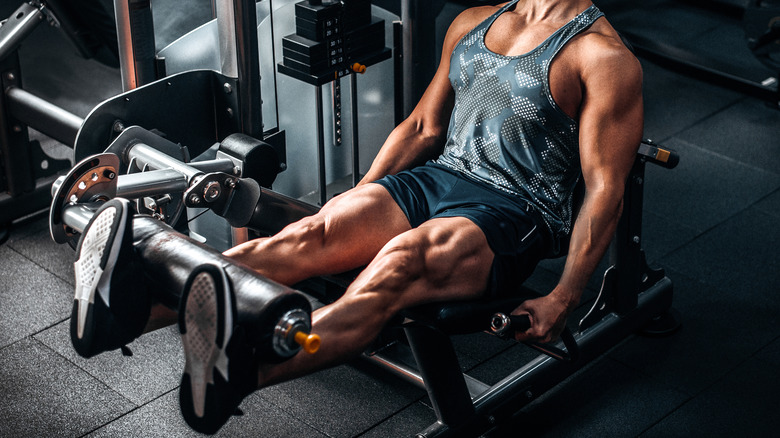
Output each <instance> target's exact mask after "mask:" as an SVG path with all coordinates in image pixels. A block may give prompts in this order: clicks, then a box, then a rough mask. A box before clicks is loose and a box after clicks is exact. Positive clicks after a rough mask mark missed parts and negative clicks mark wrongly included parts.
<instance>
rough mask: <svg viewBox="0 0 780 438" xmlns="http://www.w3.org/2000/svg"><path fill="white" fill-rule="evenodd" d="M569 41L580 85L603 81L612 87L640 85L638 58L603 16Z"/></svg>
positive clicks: (640, 71)
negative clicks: (572, 49)
mask: <svg viewBox="0 0 780 438" xmlns="http://www.w3.org/2000/svg"><path fill="white" fill-rule="evenodd" d="M572 43H574V44H573V47H572V48H574V49H576V53H577V55H578V60H579V61H578V63H579V67H580V74H581V78H582V80H583V83H584V85H586V86H587V85H588V84H589V83H590V82H594V81H598V82H602V83H603V82H604V81H607V82H608V83H612V84H613V85H616V86H621V85H622V86H624V87H630V88H634V87H639V88H641V85H642V66H641V65H640V63H639V60H638V59H637V58H636V56H634V54H633V53H632V52H631V50H629V49H628V47H626V45H625V44H624V43H623V41H622V39H621V38H620V35H619V34H618V33H617V31H616V30H615V29H614V28H612V26H611V25H610V24H609V23H608V22H607V21H606V20H605V19H600V20H598V21H597V22H596V23H594V24H593V26H592V27H591V28H590V29H589V30H588V31H586V32H584V33H583V34H582V35H580V37H579V38H576V39H575V40H573V41H572Z"/></svg>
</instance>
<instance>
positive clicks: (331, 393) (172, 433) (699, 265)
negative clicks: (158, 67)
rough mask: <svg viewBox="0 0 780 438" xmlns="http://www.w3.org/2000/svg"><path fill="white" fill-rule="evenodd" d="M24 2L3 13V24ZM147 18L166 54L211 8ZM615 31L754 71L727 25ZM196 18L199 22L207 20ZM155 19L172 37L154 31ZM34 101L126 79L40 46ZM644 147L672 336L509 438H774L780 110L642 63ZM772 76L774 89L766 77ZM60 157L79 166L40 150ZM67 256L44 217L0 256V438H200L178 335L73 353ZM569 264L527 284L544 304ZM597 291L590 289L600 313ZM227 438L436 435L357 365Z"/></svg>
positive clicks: (32, 77) (416, 398)
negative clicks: (664, 165) (657, 154)
mask: <svg viewBox="0 0 780 438" xmlns="http://www.w3.org/2000/svg"><path fill="white" fill-rule="evenodd" d="M15 3H18V2H13V1H4V2H3V5H2V6H0V17H7V16H8V15H9V14H10V13H11V12H12V11H13V10H14V9H15V8H16V7H17V6H18V5H17V4H15ZM175 3H176V2H171V1H167V2H166V1H158V2H154V5H155V17H160V18H156V20H157V23H160V24H158V29H157V31H158V37H157V38H158V41H157V43H158V45H160V46H161V45H164V44H166V43H167V42H168V41H170V40H171V39H172V38H174V36H176V35H180V34H181V33H183V32H184V31H187V30H189V29H190V28H192V27H193V26H195V25H198V24H200V23H202V22H204V21H205V20H207V19H208V18H210V9H209V2H208V1H205V5H200V3H204V2H203V1H200V2H199V4H198V5H196V6H193V7H187V8H183V7H181V4H180V3H178V6H177V5H176V4H175ZM597 4H598V5H599V6H602V8H603V9H604V10H605V11H606V12H607V13H608V14H610V13H611V15H608V17H610V18H611V21H612V22H613V23H614V24H615V25H616V26H617V27H618V28H619V27H620V26H631V27H632V28H633V29H634V30H635V31H636V32H640V33H642V32H644V34H645V35H647V36H652V37H655V38H661V39H664V38H665V39H666V40H667V41H671V42H672V43H674V44H677V45H679V46H682V47H686V48H688V49H690V50H693V51H696V50H699V51H700V52H701V53H705V54H707V55H708V56H713V57H720V58H719V59H721V60H723V59H725V60H726V61H728V62H735V63H743V65H755V68H756V69H757V70H756V71H761V70H760V69H762V68H764V67H763V66H762V65H761V64H758V63H757V62H756V61H755V60H754V59H753V58H752V56H751V54H750V53H749V52H748V51H747V47H746V46H745V44H744V38H743V37H742V35H741V30H740V28H739V24H738V22H734V21H733V20H731V21H730V20H729V19H728V18H726V17H724V16H721V15H720V14H717V13H711V12H708V11H702V10H701V9H696V8H693V7H691V6H689V5H686V4H683V3H680V2H672V1H666V2H664V1H646V2H642V3H641V5H639V4H638V3H635V2H632V1H629V0H623V1H620V0H611V1H601V2H599V1H597ZM201 6H203V7H201ZM163 17H164V18H165V19H163ZM21 58H22V63H23V64H22V65H23V73H24V76H23V80H24V82H25V88H26V89H28V90H29V91H31V92H33V93H35V94H37V95H39V96H41V97H43V98H45V99H47V100H50V101H52V102H54V103H56V104H58V105H60V106H62V107H64V108H66V109H68V110H69V111H71V112H73V113H75V114H78V115H79V116H81V117H84V116H86V114H87V113H88V111H89V110H90V109H91V108H92V107H93V106H94V105H96V104H97V103H99V102H100V101H101V100H102V99H104V98H107V97H110V96H112V95H114V94H116V93H118V92H119V91H120V88H121V83H120V79H119V72H118V70H116V69H111V68H108V67H105V66H103V65H101V64H98V63H97V62H95V61H93V60H84V59H82V58H80V57H79V56H78V55H77V54H76V51H75V49H73V47H72V46H71V45H70V43H69V42H68V41H67V40H66V39H65V37H64V35H63V34H61V33H60V32H59V31H57V30H56V29H53V28H50V27H48V26H40V27H39V28H38V29H37V30H36V31H35V32H34V33H33V35H32V36H31V37H30V38H28V39H27V40H26V41H25V43H24V45H23V47H22V50H21ZM642 65H643V67H644V77H645V88H644V89H645V107H646V119H645V120H646V125H645V136H646V137H649V138H652V139H654V140H655V141H657V142H660V143H663V144H665V145H666V146H668V147H671V148H673V149H675V150H677V151H678V152H679V153H680V155H681V162H680V165H679V166H678V167H677V168H676V169H674V170H665V169H661V168H656V167H654V166H649V167H648V171H647V177H646V187H645V194H646V197H645V209H644V239H643V240H644V245H643V246H644V248H645V250H646V251H647V255H648V259H649V261H650V263H651V265H653V266H655V267H662V268H664V269H665V270H666V271H667V274H668V275H669V277H670V278H671V279H672V281H673V282H674V288H675V299H674V307H675V308H676V309H677V310H679V311H680V313H681V314H682V318H683V326H682V329H681V330H680V331H678V332H677V333H676V334H674V335H673V336H671V337H666V338H648V337H641V336H631V337H629V338H627V339H626V340H625V341H623V342H621V343H619V344H618V345H616V346H615V347H614V348H613V349H611V350H610V351H609V352H608V353H607V354H606V355H604V356H603V357H601V358H600V359H598V360H596V361H595V362H593V363H592V364H590V365H589V366H587V367H586V368H585V369H584V370H582V371H581V372H579V373H577V374H575V375H574V376H572V377H571V378H569V379H567V380H566V381H565V382H563V384H561V385H559V386H558V387H556V388H555V389H554V390H552V391H550V392H549V393H547V394H545V395H544V396H542V397H541V398H539V399H538V400H536V401H535V402H534V403H533V404H531V405H530V406H528V407H527V408H525V409H524V411H523V413H522V414H521V416H520V420H521V421H519V422H518V423H517V424H516V425H514V432H511V433H510V432H505V433H503V434H501V436H549V437H578V438H581V437H605V436H610V437H632V436H641V437H648V438H650V437H673V436H680V437H695V436H709V437H721V436H722V437H742V436H744V437H766V436H778V433H780V414H778V412H780V397H778V394H779V393H780V320H779V317H778V315H780V294H779V293H778V292H780V275H779V274H778V272H779V268H780V263H778V253H777V247H778V244H780V227H778V225H779V224H780V109H778V108H777V107H772V106H771V105H769V104H768V103H767V102H765V101H764V100H761V99H757V98H753V97H748V96H746V95H744V94H740V93H738V92H735V91H731V90H729V89H727V88H721V87H718V86H715V85H711V84H709V83H707V82H704V81H702V80H697V79H696V78H695V77H691V76H686V75H682V74H680V73H677V72H675V71H672V70H669V69H665V68H663V67H661V66H659V65H656V64H653V63H651V62H649V61H647V60H644V59H643V60H642ZM770 74H771V72H768V71H767V76H769V75H770ZM32 135H33V136H34V137H35V138H39V139H41V141H42V142H43V143H44V144H45V145H46V146H47V149H48V150H49V151H50V153H51V154H52V155H53V156H60V157H68V156H69V154H70V153H71V151H70V150H69V149H67V148H65V147H63V146H61V145H57V144H56V143H54V142H53V141H52V140H50V139H47V138H45V137H43V136H42V135H40V134H36V133H32ZM73 256H74V252H73V251H72V250H71V249H70V248H69V247H68V246H67V245H63V246H59V245H56V244H55V243H53V242H52V241H51V239H50V238H49V235H48V232H47V219H46V217H44V215H38V216H34V217H32V218H28V219H26V220H24V221H21V222H19V223H15V224H14V225H13V226H12V229H11V237H10V240H9V241H8V242H7V243H5V244H3V245H2V246H0V436H3V437H28V436H29V437H39V436H40V437H43V436H46V437H48V436H63V437H80V436H90V437H103V436H111V437H114V436H159V437H179V436H195V435H196V434H195V433H194V432H192V431H191V430H189V429H188V428H187V427H186V425H185V424H184V422H183V420H182V419H181V417H180V414H179V408H178V386H179V379H180V373H181V370H182V368H183V365H184V357H183V352H182V349H181V343H180V341H179V339H178V336H177V333H176V331H175V330H174V329H173V328H170V329H163V330H160V331H157V332H154V333H152V334H149V335H146V336H144V337H142V338H141V339H139V340H137V341H136V342H134V343H133V344H131V348H132V351H133V353H134V355H133V356H132V357H123V356H122V355H121V354H120V353H119V352H118V351H116V352H109V353H106V354H103V355H100V356H99V357H96V358H93V359H91V360H84V359H82V358H80V357H78V356H77V355H76V353H75V352H74V351H73V349H72V347H71V346H70V340H69V337H68V336H69V335H68V325H69V317H70V309H71V302H72V296H73V288H74V278H73V267H72V262H73ZM561 266H562V263H561V261H551V262H545V263H543V265H542V266H541V267H540V268H539V269H538V271H537V273H536V274H535V275H534V277H532V279H531V280H530V282H531V283H532V284H533V285H534V286H536V287H538V288H542V290H544V288H550V287H551V285H552V284H554V281H555V278H556V275H557V273H558V272H560V268H561ZM598 285H599V279H598V278H594V279H593V281H592V282H591V286H590V288H589V289H590V290H589V292H588V297H589V298H592V296H593V294H594V292H595V291H596V290H597V288H598ZM456 343H457V348H458V350H459V353H460V354H461V355H462V359H463V360H462V364H463V366H464V368H467V369H469V370H470V371H471V372H472V374H473V375H475V377H478V378H481V379H483V380H485V381H487V382H494V381H495V380H496V379H497V378H499V377H501V375H500V374H501V373H502V372H506V371H507V370H508V369H509V368H511V367H513V366H517V359H516V358H517V357H520V356H523V354H524V353H523V352H524V351H525V348H526V347H524V346H522V345H515V344H512V343H508V342H503V341H500V340H498V339H495V338H492V337H489V336H488V335H485V334H475V335H470V336H462V337H458V338H457V339H456ZM241 408H242V410H243V415H242V416H236V417H234V418H233V419H232V420H231V421H230V422H229V423H228V424H227V425H226V426H225V427H224V429H223V430H222V431H221V432H220V434H221V435H222V436H262V437H354V436H362V437H402V436H410V435H413V434H414V433H415V432H416V431H419V430H422V429H424V428H425V427H426V426H427V425H428V424H430V423H431V422H433V421H434V420H435V416H434V414H433V411H432V409H431V408H430V406H429V402H428V398H427V396H426V394H425V393H424V391H422V390H420V389H417V388H415V387H413V386H411V385H409V384H407V383H405V382H403V381H401V380H399V379H397V378H395V377H392V376H390V375H388V374H385V373H384V372H383V371H381V370H377V369H374V368H373V367H371V366H369V365H367V364H365V363H362V362H355V363H350V364H347V365H344V366H339V367H336V368H333V369H330V370H327V371H323V372H320V373H317V374H314V375H311V376H309V377H305V378H302V379H299V380H297V381H293V382H289V383H285V384H282V385H279V386H276V387H273V388H270V389H266V390H263V391H260V392H257V393H255V394H253V395H251V396H250V397H248V398H247V399H246V400H245V401H244V403H243V404H242V406H241Z"/></svg>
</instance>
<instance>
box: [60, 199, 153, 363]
mask: <svg viewBox="0 0 780 438" xmlns="http://www.w3.org/2000/svg"><path fill="white" fill-rule="evenodd" d="M132 229H133V212H132V210H131V207H130V203H129V201H127V200H126V199H122V198H115V199H111V200H109V201H108V202H106V203H105V204H103V205H102V206H101V207H100V208H99V209H98V210H97V212H95V215H94V216H92V219H90V221H89V223H88V224H87V226H86V228H85V229H84V232H83V233H82V235H81V238H80V239H79V243H78V247H77V248H76V262H75V263H74V264H73V268H74V271H75V275H76V294H75V297H74V299H73V310H72V312H71V320H70V338H71V342H72V343H73V347H74V348H75V349H76V351H77V352H78V353H79V354H80V355H81V356H84V357H92V356H94V355H96V354H99V353H102V352H104V351H108V350H114V349H117V348H120V347H122V346H124V345H126V344H127V343H129V342H131V341H132V340H133V339H135V338H137V337H138V336H140V335H141V333H142V332H143V328H144V326H145V325H146V321H147V320H148V318H149V310H150V308H151V301H150V295H149V292H148V290H147V287H146V284H145V282H144V275H143V271H142V270H141V267H140V263H139V262H138V260H136V257H135V252H134V249H133V239H132V235H133V234H132V233H133V231H132Z"/></svg>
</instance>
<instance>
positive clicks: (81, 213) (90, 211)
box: [62, 202, 102, 233]
mask: <svg viewBox="0 0 780 438" xmlns="http://www.w3.org/2000/svg"><path fill="white" fill-rule="evenodd" d="M101 205H102V203H101V202H91V203H82V204H69V205H66V206H65V207H63V209H62V223H64V224H65V225H67V226H68V227H70V228H72V229H73V230H74V231H76V232H78V233H82V232H83V231H84V229H85V228H87V224H88V223H89V220H90V219H92V216H93V215H94V214H95V211H97V209H98V208H99V207H100V206H101Z"/></svg>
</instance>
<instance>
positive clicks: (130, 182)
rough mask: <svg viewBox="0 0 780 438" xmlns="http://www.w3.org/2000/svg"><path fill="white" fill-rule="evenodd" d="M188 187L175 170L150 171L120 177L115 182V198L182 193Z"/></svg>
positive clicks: (183, 177)
mask: <svg viewBox="0 0 780 438" xmlns="http://www.w3.org/2000/svg"><path fill="white" fill-rule="evenodd" d="M188 187H189V185H188V184H187V179H186V177H185V176H184V175H182V174H181V172H179V171H177V170H174V169H162V170H152V171H149V172H141V173H131V174H127V175H120V176H119V180H118V181H117V187H116V196H117V197H121V198H128V199H136V198H141V197H144V196H155V195H162V194H166V193H177V192H183V191H185V190H187V188H188Z"/></svg>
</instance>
